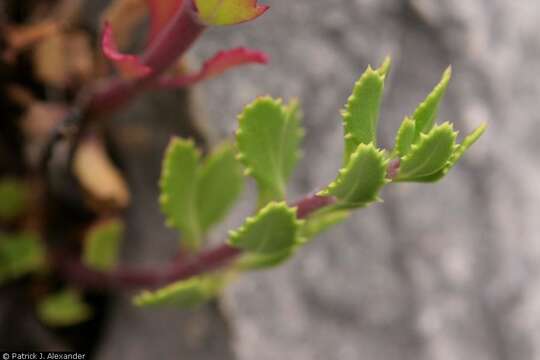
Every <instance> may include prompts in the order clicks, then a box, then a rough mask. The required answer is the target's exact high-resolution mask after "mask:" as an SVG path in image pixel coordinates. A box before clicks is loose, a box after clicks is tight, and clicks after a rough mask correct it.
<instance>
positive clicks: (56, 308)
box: [37, 290, 93, 327]
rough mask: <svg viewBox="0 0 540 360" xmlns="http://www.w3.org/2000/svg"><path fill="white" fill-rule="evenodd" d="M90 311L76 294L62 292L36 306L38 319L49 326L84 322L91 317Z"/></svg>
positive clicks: (72, 291) (67, 291)
mask: <svg viewBox="0 0 540 360" xmlns="http://www.w3.org/2000/svg"><path fill="white" fill-rule="evenodd" d="M92 313H93V311H92V309H91V308H90V306H88V305H87V304H85V303H84V302H83V300H82V299H81V296H80V294H79V293H78V292H76V291H74V290H64V291H61V292H59V293H56V294H53V295H49V296H47V297H46V298H45V299H43V300H42V301H41V302H40V303H39V304H38V306H37V315H38V317H39V319H40V320H41V321H42V322H43V323H45V324H46V325H49V326H54V327H64V326H73V325H77V324H80V323H82V322H85V321H86V320H88V319H89V318H90V317H91V316H92Z"/></svg>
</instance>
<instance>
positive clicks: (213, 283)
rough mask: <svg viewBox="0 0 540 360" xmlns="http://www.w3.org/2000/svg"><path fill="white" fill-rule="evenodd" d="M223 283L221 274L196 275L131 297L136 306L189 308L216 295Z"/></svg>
mask: <svg viewBox="0 0 540 360" xmlns="http://www.w3.org/2000/svg"><path fill="white" fill-rule="evenodd" d="M223 285H224V277H223V276H211V275H208V276H205V277H196V278H191V279H188V280H182V281H178V282H176V283H174V284H171V285H168V286H166V287H163V288H161V289H158V290H156V291H143V292H142V293H140V294H139V295H137V296H136V297H135V298H134V299H133V303H134V304H135V305H137V306H149V307H156V306H172V307H182V308H190V307H195V306H198V305H201V304H203V303H205V302H207V301H208V300H210V299H211V298H213V297H214V296H216V294H217V293H218V292H219V290H221V288H222V287H223Z"/></svg>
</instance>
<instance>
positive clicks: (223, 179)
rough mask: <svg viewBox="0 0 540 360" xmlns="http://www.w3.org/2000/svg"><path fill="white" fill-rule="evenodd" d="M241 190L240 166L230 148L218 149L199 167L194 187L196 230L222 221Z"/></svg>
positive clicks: (222, 147)
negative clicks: (197, 221)
mask: <svg viewBox="0 0 540 360" xmlns="http://www.w3.org/2000/svg"><path fill="white" fill-rule="evenodd" d="M243 187H244V177H243V175H242V166H241V165H240V163H239V162H238V161H237V160H236V153H235V150H234V148H233V147H232V146H231V145H230V144H226V145H223V146H221V147H220V148H219V149H218V150H217V151H215V152H214V153H212V154H211V155H210V156H209V157H208V159H206V161H205V163H204V164H203V165H202V166H201V169H200V172H199V174H198V184H197V210H198V216H199V221H200V227H201V229H202V230H203V231H206V230H208V229H209V228H210V227H211V226H212V225H215V224H216V223H218V222H219V221H220V220H222V219H223V218H224V217H225V215H226V214H227V213H228V211H229V210H230V209H231V207H232V206H233V204H234V203H235V201H236V200H237V199H238V196H239V195H240V193H241V192H242V189H243Z"/></svg>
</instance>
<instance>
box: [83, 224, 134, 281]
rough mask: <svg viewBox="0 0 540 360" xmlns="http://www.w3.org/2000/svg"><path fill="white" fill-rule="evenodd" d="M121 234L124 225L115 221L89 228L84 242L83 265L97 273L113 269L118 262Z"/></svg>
mask: <svg viewBox="0 0 540 360" xmlns="http://www.w3.org/2000/svg"><path fill="white" fill-rule="evenodd" d="M123 232H124V225H123V224H122V222H121V221H120V220H117V219H115V220H109V221H106V222H102V223H100V224H98V225H96V226H94V227H93V228H91V229H90V230H89V232H88V234H87V235H86V239H85V241H84V250H83V262H84V264H85V265H86V266H88V267H90V268H92V269H94V270H98V271H107V270H110V269H112V268H114V267H115V266H116V265H117V262H118V252H119V249H120V241H121V239H122V234H123Z"/></svg>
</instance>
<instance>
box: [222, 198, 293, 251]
mask: <svg viewBox="0 0 540 360" xmlns="http://www.w3.org/2000/svg"><path fill="white" fill-rule="evenodd" d="M301 224H302V221H299V220H297V219H296V208H290V207H288V206H287V204H285V203H274V202H272V203H270V204H268V205H267V206H266V207H265V208H263V209H262V210H260V211H259V213H258V214H257V215H256V216H254V217H249V218H247V219H246V222H245V223H244V225H243V226H241V227H240V228H239V229H238V230H236V231H231V232H230V236H229V244H231V245H232V246H235V247H238V248H240V249H243V250H246V251H249V252H253V253H258V254H264V255H268V254H276V253H282V252H284V251H285V250H287V249H290V248H292V247H293V246H294V245H295V244H296V243H297V242H298V230H299V229H300V226H301Z"/></svg>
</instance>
